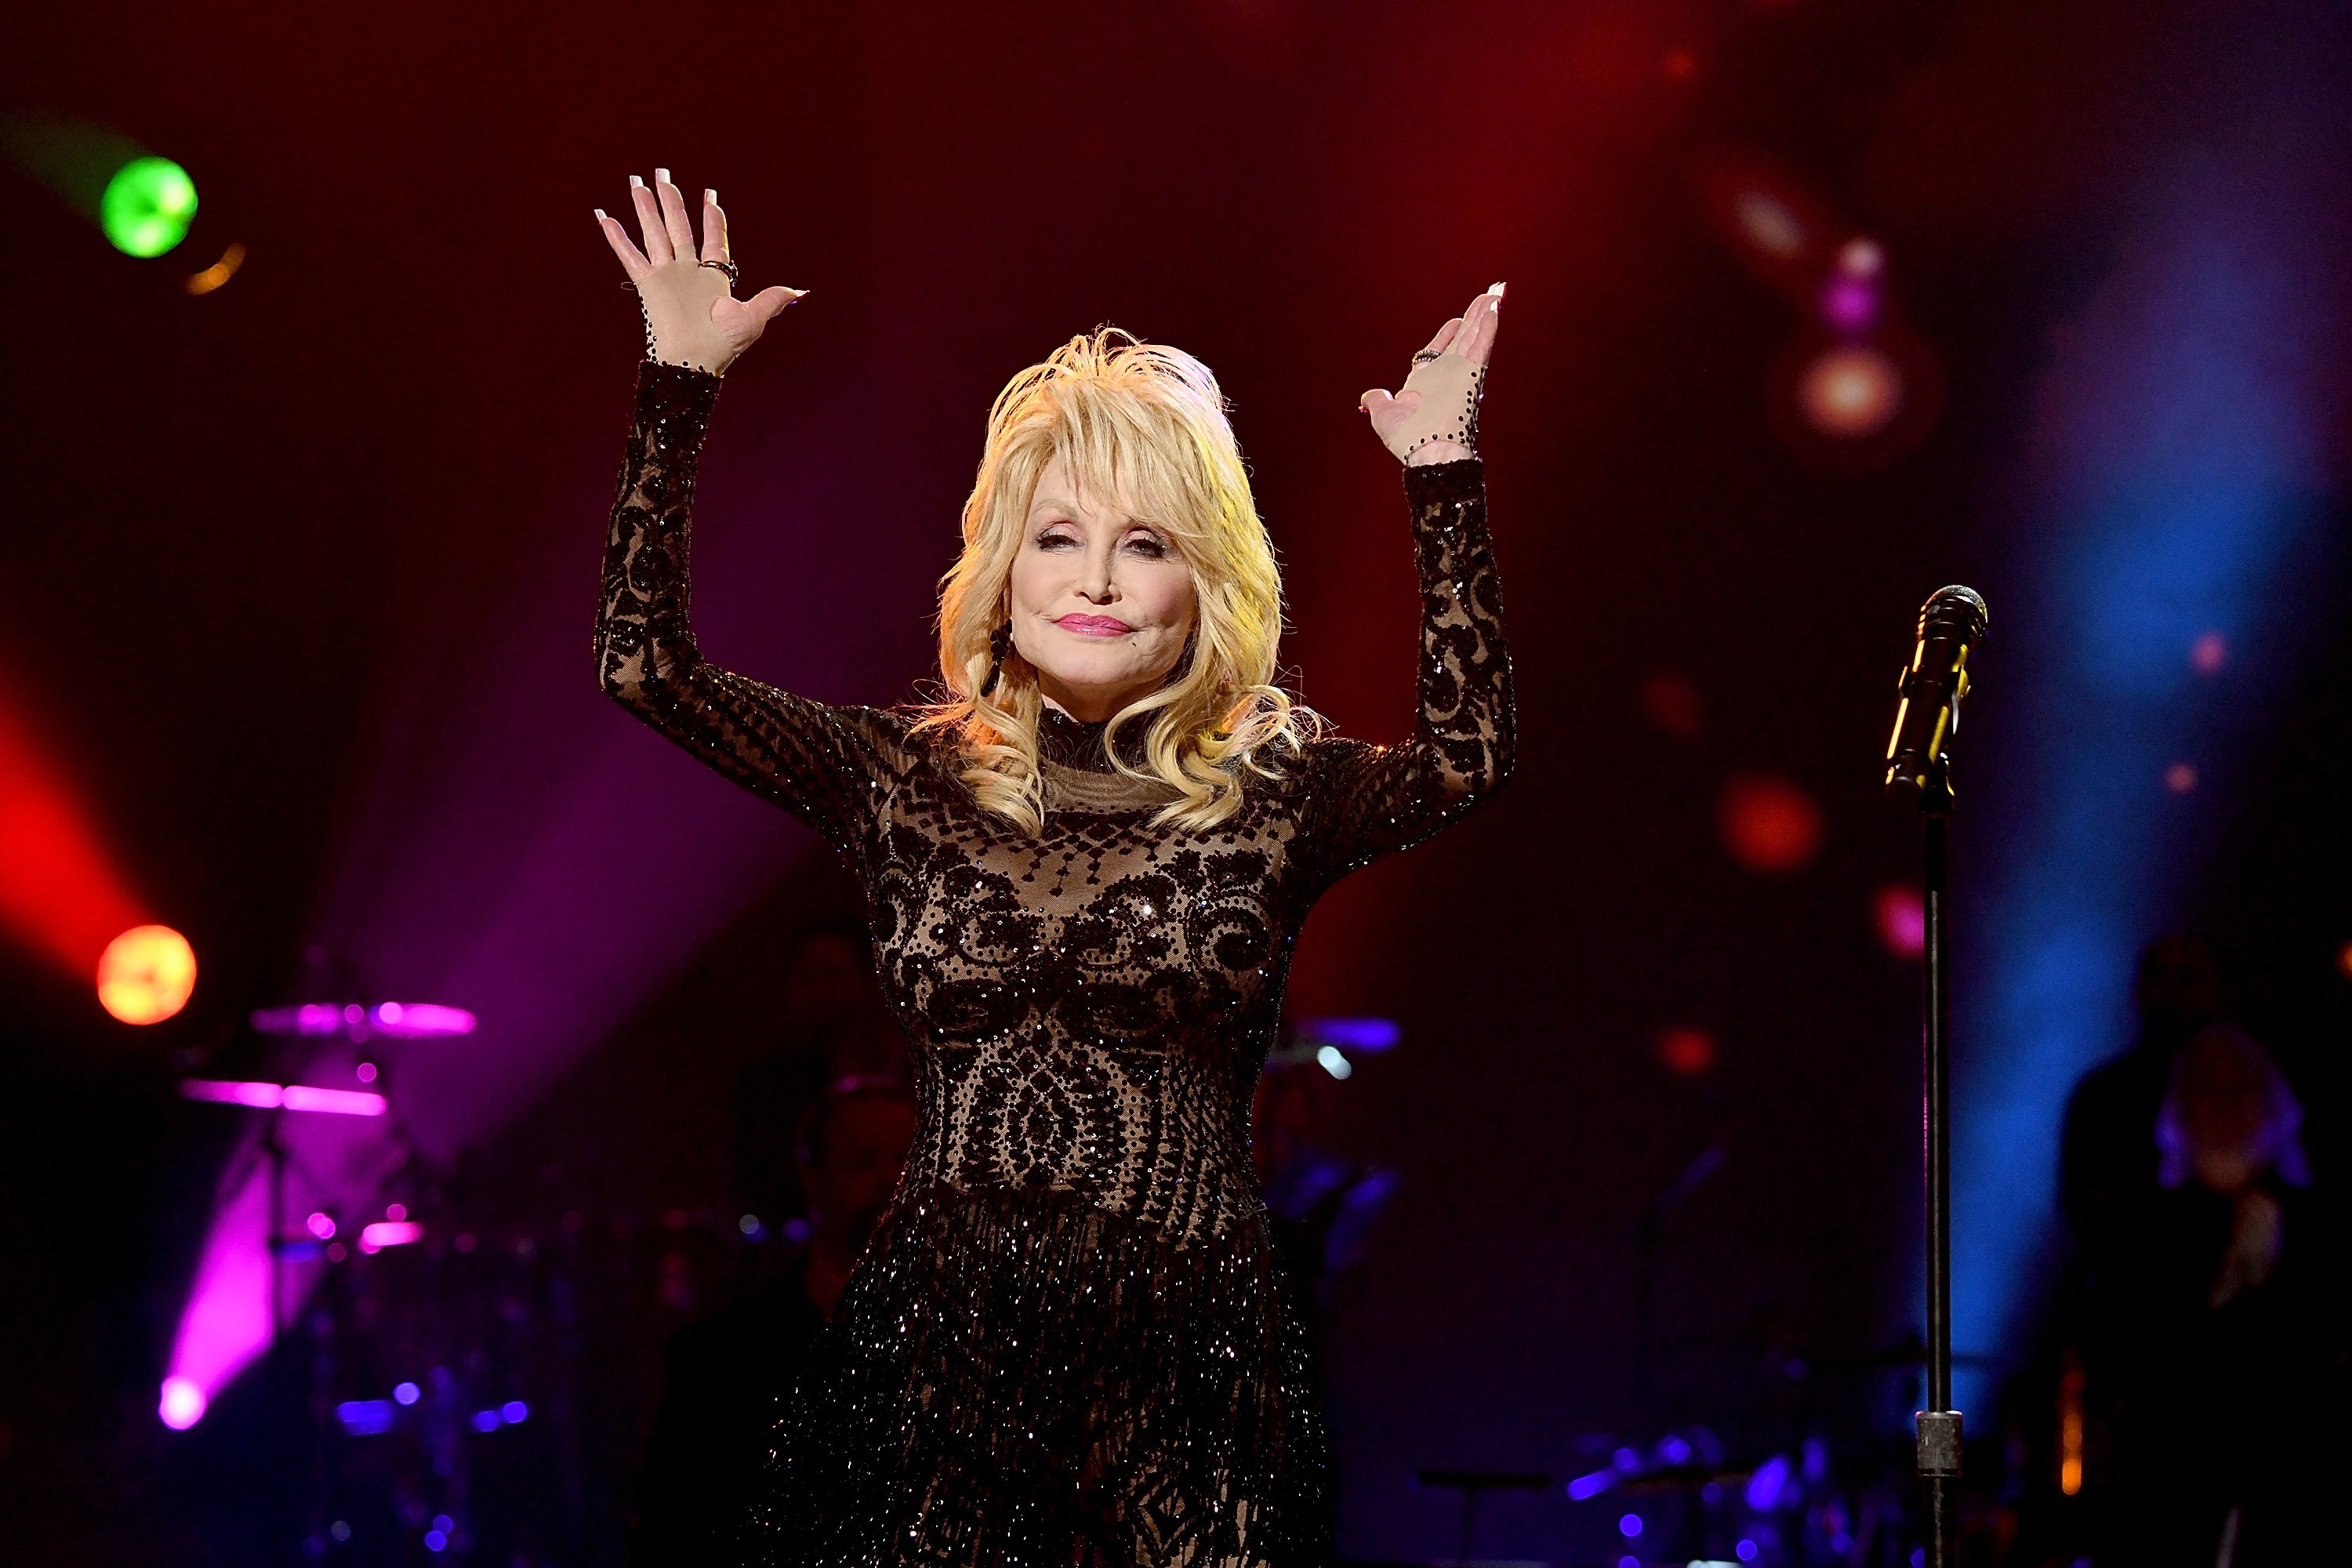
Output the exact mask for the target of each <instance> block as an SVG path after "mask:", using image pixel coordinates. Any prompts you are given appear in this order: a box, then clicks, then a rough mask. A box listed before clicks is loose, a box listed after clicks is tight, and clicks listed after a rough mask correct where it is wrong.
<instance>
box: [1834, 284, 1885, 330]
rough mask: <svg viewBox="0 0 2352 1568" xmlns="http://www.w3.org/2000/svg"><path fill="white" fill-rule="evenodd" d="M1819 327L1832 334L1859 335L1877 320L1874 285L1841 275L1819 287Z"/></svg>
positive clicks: (1876, 294)
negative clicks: (1820, 325)
mask: <svg viewBox="0 0 2352 1568" xmlns="http://www.w3.org/2000/svg"><path fill="white" fill-rule="evenodd" d="M1820 307H1821V312H1822V325H1823V326H1826V327H1828V328H1830V329H1831V330H1832V331H1840V332H1859V331H1863V330H1864V329H1865V328H1867V327H1868V326H1869V325H1870V324H1871V323H1872V322H1874V321H1877V320H1878V286H1877V285H1876V284H1875V283H1874V282H1872V281H1871V280H1870V279H1867V278H1855V277H1851V276H1849V275H1847V274H1844V273H1839V274H1836V275H1834V276H1832V278H1831V279H1830V280H1829V281H1828V282H1827V283H1824V284H1822V292H1821V300H1820Z"/></svg>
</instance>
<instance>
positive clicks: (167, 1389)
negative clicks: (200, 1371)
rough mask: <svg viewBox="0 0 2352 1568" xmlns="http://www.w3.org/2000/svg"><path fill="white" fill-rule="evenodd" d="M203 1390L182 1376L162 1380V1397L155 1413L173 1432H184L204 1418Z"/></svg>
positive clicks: (204, 1402)
mask: <svg viewBox="0 0 2352 1568" xmlns="http://www.w3.org/2000/svg"><path fill="white" fill-rule="evenodd" d="M206 1403H207V1402H206V1400H205V1391H204V1390H203V1389H201V1388H198V1387H197V1386H196V1385H195V1384H194V1383H193V1382H191V1381H190V1380H189V1379H187V1378H184V1377H167V1378H165V1379H164V1380H163V1400H162V1402H161V1403H160V1404H158V1405H156V1407H155V1414H156V1415H159V1416H161V1417H162V1418H163V1425H164V1426H169V1427H170V1428H171V1429H172V1430H173V1431H174V1432H184V1431H186V1430H187V1429H188V1428H189V1427H191V1426H194V1425H195V1424H196V1423H197V1422H199V1421H201V1420H203V1419H204V1418H205V1404H206Z"/></svg>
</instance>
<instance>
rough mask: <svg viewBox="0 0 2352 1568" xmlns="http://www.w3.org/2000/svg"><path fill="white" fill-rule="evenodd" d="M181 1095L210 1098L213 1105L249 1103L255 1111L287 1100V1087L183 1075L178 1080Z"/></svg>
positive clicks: (193, 1098)
mask: <svg viewBox="0 0 2352 1568" xmlns="http://www.w3.org/2000/svg"><path fill="white" fill-rule="evenodd" d="M180 1098H181V1099H182V1100H210V1101H212V1102H213V1103H215V1104H216V1105H249V1106H251V1107H252V1108H253V1109H254V1110H277V1109H278V1107H279V1106H281V1105H283V1104H284V1103H285V1102H286V1086H285V1085H284V1084H282V1083H235V1082H231V1081H229V1080H227V1079H208V1078H184V1079H181V1080H180Z"/></svg>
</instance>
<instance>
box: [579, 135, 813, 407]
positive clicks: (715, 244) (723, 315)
mask: <svg viewBox="0 0 2352 1568" xmlns="http://www.w3.org/2000/svg"><path fill="white" fill-rule="evenodd" d="M629 199H630V200H631V201H632V202H634V203H635V205H636V209H637V226H638V229H639V230H640V232H642V233H643V235H644V236H645V242H646V245H645V248H644V249H643V250H639V249H638V248H637V247H635V245H634V244H632V243H630V240H629V231H628V230H627V229H625V228H624V227H623V226H621V224H620V223H619V221H618V220H616V219H614V218H612V217H608V216H605V213H604V208H602V207H598V208H597V209H596V226H597V227H599V228H601V229H603V230H604V239H605V243H607V244H609V245H610V246H612V247H613V254H614V255H615V256H617V257H619V258H621V269H622V270H623V271H625V272H626V273H627V274H628V275H629V281H630V282H631V283H633V284H635V286H636V290H637V299H638V300H639V302H640V303H642V304H643V305H644V307H645V312H646V353H648V354H649V355H651V356H652V357H653V358H655V359H657V360H659V361H661V362H662V363H664V364H683V365H691V366H693V367H694V368H695V369H697V370H707V371H709V372H710V373H711V374H713V375H720V374H725V373H726V370H727V367H728V366H729V365H730V364H732V363H734V362H735V358H736V356H737V355H739V354H740V353H742V352H743V351H744V350H745V349H748V348H750V347H751V345H752V344H753V343H755V342H759V340H760V334H761V332H763V331H767V330H768V323H769V322H770V321H773V320H775V318H776V315H777V313H778V312H779V311H781V310H783V308H784V307H785V306H787V305H789V304H791V303H792V302H793V300H797V299H799V298H800V297H801V296H802V295H803V294H805V293H807V292H808V290H807V289H786V288H784V287H782V285H781V284H779V285H776V286H774V287H771V288H767V289H761V290H760V291H759V292H758V293H757V294H754V295H752V296H751V298H750V299H748V300H738V299H736V298H735V296H734V280H735V258H734V257H733V255H732V254H731V253H730V251H729V249H728V246H727V215H726V214H725V213H723V212H721V211H720V210H719V193H718V192H717V191H705V192H703V193H702V243H701V244H700V246H697V245H696V244H695V239H694V224H693V221H692V220H691V219H690V218H688V216H687V211H686V195H685V193H683V192H681V191H680V190H679V189H678V188H677V185H675V184H672V183H671V181H670V177H669V171H668V170H667V169H656V170H655V171H654V183H653V184H652V186H651V187H650V188H648V187H647V186H646V183H645V182H644V181H643V180H640V179H638V178H637V177H636V176H635V174H632V175H630V176H629Z"/></svg>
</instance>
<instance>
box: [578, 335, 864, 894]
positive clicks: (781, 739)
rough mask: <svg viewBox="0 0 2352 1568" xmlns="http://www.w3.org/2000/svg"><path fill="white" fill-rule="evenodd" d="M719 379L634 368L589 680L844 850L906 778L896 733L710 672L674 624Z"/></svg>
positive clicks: (681, 621)
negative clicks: (631, 422)
mask: <svg viewBox="0 0 2352 1568" xmlns="http://www.w3.org/2000/svg"><path fill="white" fill-rule="evenodd" d="M718 395H719V378H718V377H717V376H715V375H709V374H705V373H703V372H701V371H698V370H691V369H688V368H687V367H685V366H682V365H669V364H659V363H654V362H652V361H648V362H646V363H645V364H644V365H643V366H642V367H641V368H640V369H639V371H638V373H637V405H636V421H635V426H634V428H632V430H631V431H630V433H629V449H628V457H627V458H626V460H625V462H624V463H623V464H622V466H621V482H620V493H619V495H618V496H617V497H616V498H615V499H614V503H613V517H612V526H611V529H610V531H609V532H608V533H607V534H606V536H605V542H604V587H603V593H602V595H601V597H600V598H599V601H598V604H597V607H596V669H597V674H598V677H599V679H601V680H602V681H603V683H604V690H605V691H606V692H607V693H608V694H609V695H610V696H611V697H612V698H613V699H614V700H615V701H617V702H619V703H620V704H621V705H622V706H623V707H625V708H626V709H628V710H630V711H631V712H633V713H635V714H636V715H637V717H638V718H640V719H643V720H644V721H646V723H648V724H650V725H652V726H653V727H654V728H655V729H656V730H658V731H661V732H662V733H663V734H665V735H667V736H668V737H669V738H670V739H671V740H673V741H676V742H677V743H678V744H679V745H681V746H684V747H685V748H686V749H687V750H688V751H689V752H693V753H694V754H695V755H696V756H698V757H699V758H701V759H702V760H703V761H704V762H705V763H709V765H710V766H712V767H714V768H716V769H718V770H719V772H720V773H724V774H726V775H727V776H728V777H729V778H731V779H733V780H734V781H735V782H736V783H738V784H741V785H743V786H744V787H745V788H747V789H749V790H751V791H752V792H753V793H754V794H756V795H764V796H765V797H767V798H768V799H770V800H772V801H774V802H776V803H777V804H778V805H782V806H783V807H784V808H785V809H786V810H788V811H790V812H792V813H793V815H794V816H798V817H800V818H801V819H802V820H803V821H804V822H806V823H807V824H808V825H809V826H812V827H814V828H815V829H816V830H817V832H818V833H820V834H822V835H823V836H824V838H825V840H826V842H828V843H830V844H831V845H833V846H834V847H835V848H836V849H844V850H846V849H849V848H851V847H854V846H855V845H856V844H857V843H858V842H859V841H860V840H861V839H862V837H864V834H865V830H866V827H867V826H870V825H871V823H872V821H873V817H874V813H875V810H876V805H877V802H878V801H879V800H880V799H881V797H882V795H883V794H884V792H885V791H886V789H887V787H888V785H889V784H890V782H891V780H892V779H893V777H894V776H895V775H896V774H897V773H899V772H901V771H903V769H904V767H905V765H906V761H907V758H906V752H905V745H904V742H905V735H906V726H905V721H903V720H900V719H899V718H898V717H897V716H896V715H894V714H890V713H886V712H881V711H877V710H874V709H870V708H835V707H829V706H827V705H826V704H824V703H822V702H813V701H810V700H808V699H806V698H804V697H795V696H793V695H792V694H791V693H789V692H785V691H779V690H777V689H775V688H774V687H772V686H767V685H763V684H762V683H761V682H759V681H756V680H751V679H746V678H744V677H743V676H740V675H737V674H734V673H732V672H731V671H729V670H724V669H721V668H718V667H717V666H716V665H713V664H711V663H710V662H709V660H707V659H705V658H703V657H702V653H701V650H700V649H699V648H698V647H697V646H696V645H695V640H694V633H693V632H692V630H691V629H689V627H688V624H687V621H688V615H687V610H688V604H687V601H688V545H689V542H690V528H689V519H688V513H689V510H690V509H691V506H692V503H693V500H694V475H695V466H696V464H697V463H698V460H699V459H700V458H701V455H702V439H703V434H704V432H705V431H706V430H707V429H708V428H709V423H710V411H711V406H712V405H713V404H714V403H715V402H716V401H717V398H718Z"/></svg>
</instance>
